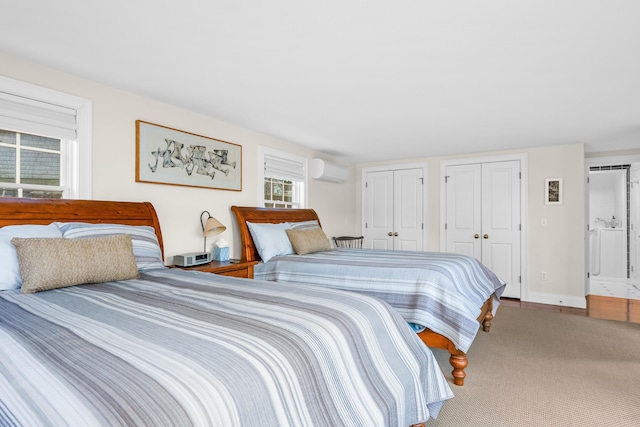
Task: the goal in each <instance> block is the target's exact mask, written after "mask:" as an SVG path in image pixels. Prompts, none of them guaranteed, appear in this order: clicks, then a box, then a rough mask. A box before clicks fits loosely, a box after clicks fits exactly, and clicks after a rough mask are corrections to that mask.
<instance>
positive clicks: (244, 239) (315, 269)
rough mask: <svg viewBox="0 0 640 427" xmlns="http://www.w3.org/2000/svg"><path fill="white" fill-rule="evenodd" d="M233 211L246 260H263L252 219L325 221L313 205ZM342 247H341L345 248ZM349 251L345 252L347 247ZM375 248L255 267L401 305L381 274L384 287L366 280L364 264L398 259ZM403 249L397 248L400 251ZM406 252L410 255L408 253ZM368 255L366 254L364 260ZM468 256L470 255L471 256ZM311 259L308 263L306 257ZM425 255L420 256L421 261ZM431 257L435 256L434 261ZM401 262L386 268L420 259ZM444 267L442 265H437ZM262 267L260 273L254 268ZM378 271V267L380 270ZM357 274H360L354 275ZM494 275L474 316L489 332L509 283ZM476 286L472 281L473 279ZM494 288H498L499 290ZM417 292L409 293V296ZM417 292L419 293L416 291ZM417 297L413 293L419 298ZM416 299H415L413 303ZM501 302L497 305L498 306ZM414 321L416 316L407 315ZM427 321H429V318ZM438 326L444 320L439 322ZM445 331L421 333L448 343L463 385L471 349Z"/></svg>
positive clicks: (272, 275)
mask: <svg viewBox="0 0 640 427" xmlns="http://www.w3.org/2000/svg"><path fill="white" fill-rule="evenodd" d="M231 210H232V212H233V213H234V214H235V217H236V220H237V224H238V229H239V232H240V238H241V256H242V259H243V260H247V261H260V260H261V258H260V254H259V251H258V249H257V247H256V244H255V242H254V239H253V236H252V233H251V231H250V229H249V226H248V224H247V223H252V224H281V223H301V222H308V221H317V223H318V225H319V226H320V219H319V218H318V215H317V213H316V212H315V211H314V210H313V209H277V208H257V207H242V206H232V207H231ZM341 251H342V252H341ZM343 252H344V253H343ZM374 252H376V251H371V250H368V251H367V250H359V249H350V250H342V249H335V250H332V251H330V252H321V253H319V254H306V255H304V258H301V257H300V255H295V254H293V255H285V256H279V257H276V258H273V259H271V260H269V261H268V262H267V263H260V264H258V265H257V266H256V267H255V270H254V274H256V278H259V279H260V278H261V279H265V280H275V281H289V280H290V281H299V282H302V283H306V284H314V285H318V286H329V287H334V288H338V289H344V290H352V291H356V292H359V291H363V292H364V293H366V294H371V295H374V296H377V297H379V298H382V299H385V300H389V302H390V303H391V305H392V306H394V307H396V308H398V305H396V304H394V302H393V301H391V300H392V299H393V300H394V301H395V298H397V294H393V295H392V298H388V295H391V294H388V293H387V291H386V289H384V288H385V286H384V282H383V281H381V280H380V279H379V278H378V277H377V276H376V277H374V276H373V273H372V275H371V276H370V277H371V283H374V282H375V283H382V286H381V288H379V289H377V290H375V289H372V288H373V285H372V286H371V288H370V287H368V284H367V283H364V284H363V280H362V279H363V278H366V277H368V276H367V273H366V271H365V270H367V269H368V270H369V271H372V270H373V269H374V268H376V269H378V266H379V265H380V264H383V263H391V262H394V260H393V259H385V261H380V262H378V260H377V258H375V257H377V256H379V254H380V253H382V252H385V251H378V252H377V253H374ZM358 254H361V257H362V258H363V260H362V267H356V266H355V265H354V266H353V268H351V269H348V268H349V266H348V265H345V264H349V263H353V264H355V261H353V260H354V259H355V258H354V257H357V256H358ZM397 254H398V252H395V255H397ZM423 254H426V253H419V254H416V255H415V256H416V257H422V255H423ZM343 255H345V256H347V257H348V259H349V261H343V259H342V256H343ZM432 255H433V256H439V257H441V258H446V259H443V262H446V263H451V259H450V258H449V257H448V255H445V254H438V255H435V254H432ZM406 256H407V257H409V256H411V255H408V253H407V255H406ZM364 257H367V259H366V260H365V258H364ZM451 257H455V258H456V260H459V259H460V258H461V256H458V255H453V254H451ZM467 258H468V257H467ZM307 259H308V261H309V262H308V263H305V262H303V261H304V260H307ZM420 260H422V258H420V259H419V260H418V261H420ZM463 261H464V262H465V263H469V262H470V263H477V261H475V260H473V259H470V260H468V259H463ZM430 262H431V261H430ZM395 267H397V268H393V267H392V268H389V269H388V270H387V272H386V274H389V275H390V277H393V276H394V275H396V273H397V272H399V271H400V270H402V273H400V274H405V272H406V270H407V268H409V269H415V267H416V265H409V266H407V263H406V262H405V263H400V264H398V265H397V266H395ZM437 267H438V268H440V265H439V264H438V265H437ZM345 269H348V270H346V271H348V272H349V275H348V276H349V278H348V279H347V278H343V277H339V276H340V275H341V274H342V273H340V272H343V271H345ZM484 270H486V269H485V268H484V267H482V266H480V268H479V269H478V274H484V273H485V271H484ZM256 271H257V273H255V272H256ZM376 274H377V273H376ZM487 274H491V275H492V274H493V273H491V272H487ZM354 278H357V279H354ZM492 280H494V283H495V286H493V285H491V284H489V285H488V286H489V287H490V290H487V291H486V296H485V298H483V299H482V300H480V301H478V302H477V306H478V310H479V311H478V312H479V315H478V316H477V318H476V317H475V316H473V317H472V318H471V321H472V322H478V324H480V325H481V326H482V329H483V330H484V331H486V332H488V331H489V329H490V327H491V321H492V319H493V313H494V302H495V301H498V298H497V296H496V293H497V295H499V294H500V293H501V290H502V288H503V286H504V283H503V282H501V281H500V283H498V281H499V279H497V277H495V275H493V277H492ZM472 286H473V285H472ZM494 289H495V290H494ZM411 297H412V296H411V295H409V296H408V298H411ZM416 298H417V297H416ZM416 298H413V299H414V300H415V299H416ZM414 304H415V303H414ZM495 308H497V306H496V307H495ZM450 311H451V312H453V311H455V309H453V308H450ZM401 314H403V317H405V318H407V317H406V316H405V313H404V312H401ZM407 320H408V321H410V322H412V321H411V320H409V319H407ZM426 326H429V325H428V324H427V325H426ZM437 326H438V327H441V328H442V326H441V325H440V324H438V325H437ZM446 335H447V334H446V333H437V332H434V331H433V330H432V329H430V328H429V327H427V328H426V329H424V330H422V331H421V332H419V333H418V336H419V337H420V339H421V340H422V341H423V342H424V343H425V344H426V345H427V346H429V347H434V348H440V349H444V350H446V351H448V352H449V354H450V358H449V361H450V363H451V366H452V367H453V371H452V376H453V382H454V384H456V385H463V384H464V379H465V377H466V374H465V371H464V369H465V368H466V367H467V365H468V360H467V355H466V352H465V351H462V350H461V349H460V345H456V343H454V339H453V338H450V337H447V336H446Z"/></svg>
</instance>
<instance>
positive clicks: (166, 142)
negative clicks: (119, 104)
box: [136, 120, 242, 191]
mask: <svg viewBox="0 0 640 427" xmlns="http://www.w3.org/2000/svg"><path fill="white" fill-rule="evenodd" d="M136 182H149V183H154V184H168V185H184V186H188V187H204V188H217V189H221V190H233V191H242V146H241V145H238V144H234V143H231V142H226V141H222V140H219V139H214V138H209V137H206V136H201V135H196V134H193V133H189V132H183V131H180V130H177V129H173V128H169V127H166V126H160V125H156V124H153V123H148V122H144V121H142V120H136Z"/></svg>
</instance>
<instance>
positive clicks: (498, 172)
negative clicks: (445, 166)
mask: <svg viewBox="0 0 640 427" xmlns="http://www.w3.org/2000/svg"><path fill="white" fill-rule="evenodd" d="M519 175H520V162H519V161H510V162H495V163H484V164H483V165H482V263H483V264H484V265H486V266H487V267H489V269H490V270H491V271H493V272H494V273H496V274H497V275H498V277H500V278H502V280H504V281H506V282H507V287H506V289H505V291H504V293H503V294H502V295H503V296H505V297H509V298H520V293H521V292H520V177H519Z"/></svg>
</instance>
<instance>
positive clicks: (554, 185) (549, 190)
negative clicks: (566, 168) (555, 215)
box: [544, 178, 562, 205]
mask: <svg viewBox="0 0 640 427" xmlns="http://www.w3.org/2000/svg"><path fill="white" fill-rule="evenodd" d="M544 181H545V184H544V188H545V199H544V203H545V205H561V204H562V178H547V179H545V180H544Z"/></svg>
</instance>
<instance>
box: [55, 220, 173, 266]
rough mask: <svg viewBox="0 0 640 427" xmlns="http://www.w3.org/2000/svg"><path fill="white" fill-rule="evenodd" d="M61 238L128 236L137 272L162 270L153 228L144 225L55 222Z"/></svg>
mask: <svg viewBox="0 0 640 427" xmlns="http://www.w3.org/2000/svg"><path fill="white" fill-rule="evenodd" d="M55 224H56V225H57V226H58V228H59V229H60V231H62V236H63V237H65V238H68V239H77V238H87V237H103V236H113V235H116V234H128V235H130V236H131V243H132V244H133V255H134V256H135V258H136V265H137V266H138V270H139V271H145V270H151V269H153V268H164V267H165V265H164V261H163V259H162V251H161V250H160V245H159V244H158V238H157V237H156V233H155V230H154V229H153V227H149V226H146V225H123V224H90V223H86V222H56V223H55Z"/></svg>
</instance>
